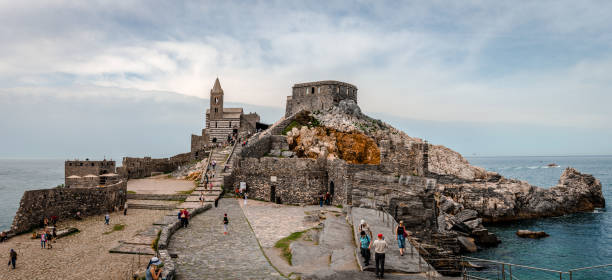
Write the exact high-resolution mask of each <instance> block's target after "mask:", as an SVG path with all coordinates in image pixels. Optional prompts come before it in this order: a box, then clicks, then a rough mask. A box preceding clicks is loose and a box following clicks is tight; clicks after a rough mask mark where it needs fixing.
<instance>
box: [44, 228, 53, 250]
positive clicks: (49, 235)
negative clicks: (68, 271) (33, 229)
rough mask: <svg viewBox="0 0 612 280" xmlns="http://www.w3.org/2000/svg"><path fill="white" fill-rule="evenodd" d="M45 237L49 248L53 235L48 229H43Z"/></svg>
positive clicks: (51, 246)
mask: <svg viewBox="0 0 612 280" xmlns="http://www.w3.org/2000/svg"><path fill="white" fill-rule="evenodd" d="M45 239H47V250H50V249H52V248H53V245H52V243H53V236H51V233H49V230H48V229H47V230H45Z"/></svg>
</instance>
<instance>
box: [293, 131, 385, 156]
mask: <svg viewBox="0 0 612 280" xmlns="http://www.w3.org/2000/svg"><path fill="white" fill-rule="evenodd" d="M287 141H288V142H289V148H290V149H291V150H292V151H293V153H294V154H295V155H297V156H298V157H308V158H314V159H317V158H326V159H330V160H333V159H336V158H339V159H343V160H344V161H346V162H348V163H352V164H380V150H379V149H378V146H377V145H376V142H374V140H373V139H372V138H370V137H368V136H367V135H365V134H363V133H361V132H358V131H353V132H341V131H338V130H336V129H333V128H329V127H321V126H318V127H312V128H309V127H307V126H302V127H301V128H299V129H298V128H297V127H294V128H293V129H292V130H291V131H290V132H288V133H287Z"/></svg>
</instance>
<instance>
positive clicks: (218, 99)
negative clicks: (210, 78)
mask: <svg viewBox="0 0 612 280" xmlns="http://www.w3.org/2000/svg"><path fill="white" fill-rule="evenodd" d="M210 119H211V120H220V119H223V89H222V88H221V83H220V82H219V78H218V77H217V79H216V80H215V85H213V88H212V89H211V90H210Z"/></svg>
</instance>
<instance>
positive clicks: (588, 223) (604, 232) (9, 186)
mask: <svg viewBox="0 0 612 280" xmlns="http://www.w3.org/2000/svg"><path fill="white" fill-rule="evenodd" d="M468 160H469V161H470V163H472V164H474V165H477V166H482V167H485V168H487V169H488V170H491V171H496V172H499V173H500V174H502V175H504V176H506V177H509V178H517V179H521V180H526V181H528V182H529V183H531V184H534V185H537V186H542V187H546V188H548V187H550V186H553V185H555V184H556V183H557V181H558V180H559V176H561V173H562V172H563V170H564V169H565V167H567V166H572V167H575V168H577V169H578V170H579V171H581V172H585V173H590V174H593V175H595V177H597V178H598V179H599V180H600V181H601V183H602V185H603V191H604V196H605V198H606V202H607V205H610V204H612V156H601V157H574V156H572V157H469V158H468ZM553 162H554V163H556V164H558V165H560V166H561V167H559V168H546V165H547V164H548V163H553ZM63 176H64V170H63V160H3V159H0V230H4V229H8V228H10V224H11V222H12V220H13V216H14V215H15V212H16V211H17V208H18V207H19V200H20V199H21V195H22V194H23V191H25V190H30V189H41V188H51V187H55V186H57V185H58V184H62V183H63V181H64V180H63ZM609 208H610V206H607V207H606V209H599V210H597V211H596V212H594V213H579V214H574V215H569V216H564V217H558V218H547V219H538V220H530V221H522V222H517V223H512V224H506V225H488V226H487V227H488V228H489V230H491V231H492V232H494V233H496V234H497V235H498V236H499V237H500V238H501V240H502V243H501V244H500V246H499V247H497V248H492V249H486V250H484V251H481V252H478V253H475V254H473V255H472V256H474V257H480V258H485V259H495V260H503V261H506V262H510V263H516V264H524V265H530V266H537V267H544V268H550V269H557V270H562V271H566V270H568V269H572V268H578V267H585V266H592V265H598V264H608V263H612V211H610V210H609ZM518 229H531V230H543V231H546V232H547V233H549V234H550V237H548V238H544V239H540V240H532V239H521V238H518V237H517V236H516V235H515V232H516V230H518ZM517 273H522V274H521V276H523V277H519V279H522V280H523V279H559V278H558V276H556V278H554V277H551V275H550V274H534V273H531V274H530V275H529V276H525V272H523V271H517ZM567 279H569V278H567ZM574 279H596V280H599V279H601V280H603V279H612V269H607V270H597V271H596V273H582V274H578V275H576V277H574Z"/></svg>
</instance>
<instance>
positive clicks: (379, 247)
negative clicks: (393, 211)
mask: <svg viewBox="0 0 612 280" xmlns="http://www.w3.org/2000/svg"><path fill="white" fill-rule="evenodd" d="M372 245H374V260H375V261H376V277H377V278H385V253H386V252H387V248H388V247H389V245H387V242H386V241H385V239H383V235H382V233H379V234H378V239H376V241H374V243H373V244H372Z"/></svg>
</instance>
